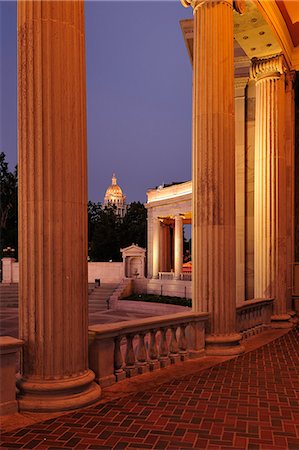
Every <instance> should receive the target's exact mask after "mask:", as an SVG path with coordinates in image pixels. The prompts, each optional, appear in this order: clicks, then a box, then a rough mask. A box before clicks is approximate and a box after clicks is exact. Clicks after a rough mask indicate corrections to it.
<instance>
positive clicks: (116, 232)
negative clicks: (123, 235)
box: [89, 206, 121, 261]
mask: <svg viewBox="0 0 299 450" xmlns="http://www.w3.org/2000/svg"><path fill="white" fill-rule="evenodd" d="M96 209H97V208H96ZM89 217H93V219H94V220H95V221H94V223H93V224H91V226H90V228H92V226H93V234H92V236H91V239H90V240H89V257H90V259H91V261H110V260H112V261H121V255H120V242H119V236H120V219H119V217H118V216H117V214H116V213H115V207H113V206H108V207H105V208H104V209H97V212H96V214H94V215H92V216H90V215H89Z"/></svg>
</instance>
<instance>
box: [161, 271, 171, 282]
mask: <svg viewBox="0 0 299 450" xmlns="http://www.w3.org/2000/svg"><path fill="white" fill-rule="evenodd" d="M158 278H159V280H174V272H159V274H158Z"/></svg>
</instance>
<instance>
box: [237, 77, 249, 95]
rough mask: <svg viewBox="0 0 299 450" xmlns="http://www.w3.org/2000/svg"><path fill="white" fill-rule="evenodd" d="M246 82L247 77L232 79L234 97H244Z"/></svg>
mask: <svg viewBox="0 0 299 450" xmlns="http://www.w3.org/2000/svg"><path fill="white" fill-rule="evenodd" d="M247 84H248V77H239V78H235V79H234V87H235V98H236V97H244V95H245V89H246V86H247Z"/></svg>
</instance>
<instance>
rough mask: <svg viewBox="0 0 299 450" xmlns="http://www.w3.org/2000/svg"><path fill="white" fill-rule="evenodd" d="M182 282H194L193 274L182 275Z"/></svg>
mask: <svg viewBox="0 0 299 450" xmlns="http://www.w3.org/2000/svg"><path fill="white" fill-rule="evenodd" d="M181 280H183V281H192V273H191V272H185V273H181Z"/></svg>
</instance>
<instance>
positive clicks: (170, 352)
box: [89, 312, 208, 387]
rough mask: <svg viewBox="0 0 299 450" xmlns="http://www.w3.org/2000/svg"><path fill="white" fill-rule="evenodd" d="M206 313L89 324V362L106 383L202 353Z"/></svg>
mask: <svg viewBox="0 0 299 450" xmlns="http://www.w3.org/2000/svg"><path fill="white" fill-rule="evenodd" d="M207 320H208V314H206V313H192V312H190V313H185V312H183V313H177V314H171V315H166V316H159V317H150V318H146V319H139V320H130V321H126V322H118V323H113V324H106V325H94V326H90V327H89V339H90V345H89V366H90V368H91V369H92V370H93V371H94V372H95V374H96V381H97V382H98V383H99V384H100V385H101V386H102V387H105V386H109V385H111V384H113V383H115V382H117V381H121V380H123V379H125V378H126V377H132V376H135V375H137V374H142V373H145V372H148V371H152V370H155V369H160V368H164V367H167V366H168V365H170V364H175V363H176V362H178V361H184V360H186V359H187V358H196V357H200V356H202V355H203V354H204V346H205V325H206V322H207Z"/></svg>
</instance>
